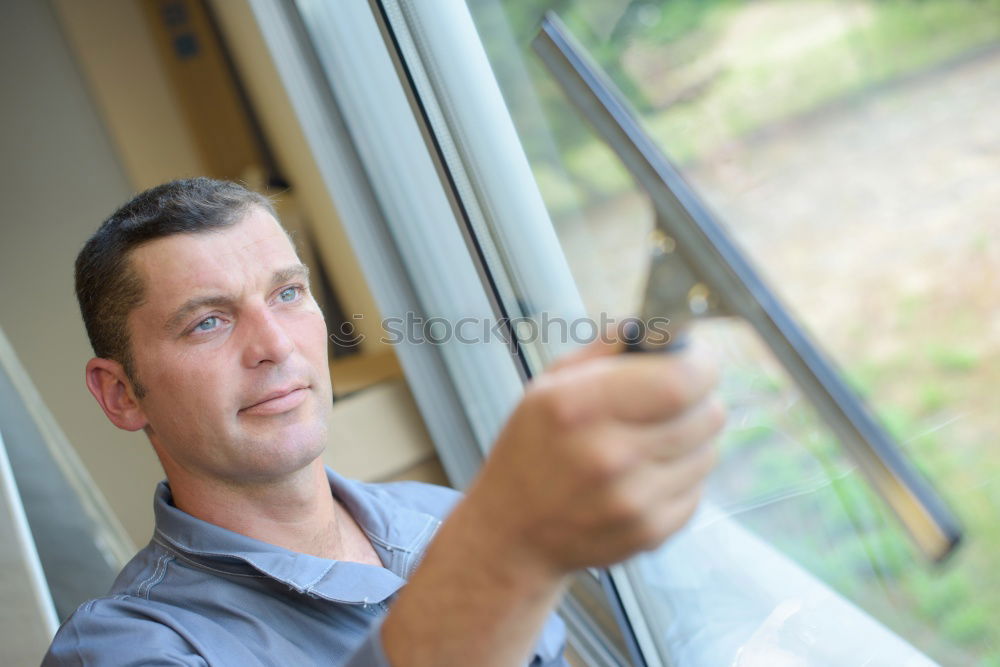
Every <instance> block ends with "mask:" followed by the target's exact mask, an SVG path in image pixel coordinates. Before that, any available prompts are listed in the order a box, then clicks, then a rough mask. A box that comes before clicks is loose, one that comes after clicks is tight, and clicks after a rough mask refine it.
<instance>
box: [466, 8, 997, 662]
mask: <svg viewBox="0 0 1000 667" xmlns="http://www.w3.org/2000/svg"><path fill="white" fill-rule="evenodd" d="M470 4H471V5H472V6H473V10H474V14H477V21H480V15H483V14H485V13H487V12H486V10H485V8H486V7H487V6H489V7H493V6H494V5H495V3H494V2H492V0H472V2H471V3H470ZM502 4H503V10H504V17H505V20H506V21H507V23H508V25H509V27H510V29H511V30H512V32H513V36H514V38H515V41H516V42H517V45H518V47H519V51H518V53H517V54H515V56H516V57H515V58H514V59H511V53H510V52H509V51H507V50H505V45H504V44H503V43H502V40H501V39H499V37H497V33H495V32H494V31H491V30H484V26H483V25H480V30H481V32H482V33H483V37H484V40H485V42H486V45H487V49H488V50H489V51H490V52H491V58H492V60H493V63H494V66H495V68H496V69H497V71H498V77H499V78H500V80H501V83H502V84H503V83H504V82H505V81H507V80H508V79H509V80H511V81H513V80H516V78H517V77H516V76H514V75H513V74H511V73H512V72H514V70H517V68H518V67H522V66H526V67H527V68H528V71H529V72H530V75H531V79H532V82H533V91H532V94H531V95H527V94H522V92H523V91H519V90H517V89H516V88H515V87H508V88H505V90H504V93H505V96H506V97H507V102H508V104H509V105H510V106H511V107H512V109H513V111H514V117H515V122H516V123H517V124H518V130H519V133H520V134H521V137H522V140H523V141H524V142H525V147H526V150H527V152H528V153H529V157H530V158H531V162H532V168H533V169H534V171H535V174H536V177H537V179H538V182H539V184H540V187H541V189H542V192H543V196H544V197H545V199H546V203H547V205H548V207H549V209H550V212H552V213H553V214H554V216H555V217H556V218H557V223H558V222H559V220H558V218H559V217H560V216H561V215H562V214H565V215H566V216H567V219H568V220H569V219H572V214H573V213H574V212H577V211H579V210H580V209H581V208H587V207H591V206H594V205H595V204H597V203H601V202H605V201H613V200H615V199H616V198H618V197H620V196H621V195H622V194H623V193H626V192H628V191H629V190H631V189H633V188H634V186H633V184H632V183H631V180H630V178H629V176H628V175H627V174H626V172H625V171H624V170H623V169H622V168H621V167H620V165H619V164H618V163H617V161H616V160H615V159H614V157H613V156H612V154H611V153H610V152H609V151H608V149H607V148H606V147H605V146H604V145H603V144H602V143H601V142H600V141H598V140H596V139H595V138H594V136H593V134H592V132H591V131H590V129H589V128H588V127H587V126H586V125H585V124H584V123H583V122H581V121H580V120H579V118H578V116H577V115H576V112H575V111H574V110H573V109H572V108H571V107H570V106H568V105H567V104H566V102H565V100H564V99H563V98H562V95H561V93H560V91H559V90H558V89H557V87H556V86H555V85H554V84H553V83H552V82H551V81H550V80H549V79H548V76H547V74H546V73H545V72H544V71H543V70H542V69H541V68H540V67H539V66H538V64H537V62H536V61H535V59H534V56H533V55H531V52H530V47H529V42H530V39H531V37H533V35H534V31H535V30H536V28H537V25H538V21H539V19H540V17H541V15H542V13H543V11H544V10H546V9H554V10H555V11H556V12H557V13H559V15H560V16H561V17H562V18H563V20H564V21H565V22H566V23H567V25H568V27H569V28H570V29H571V31H572V32H573V33H574V34H575V35H576V36H577V38H578V39H579V40H580V41H581V42H582V43H583V44H584V45H585V46H586V47H587V48H588V49H589V50H590V52H591V54H592V55H593V56H594V57H595V58H596V60H597V61H598V62H599V63H600V64H601V65H602V67H604V68H605V70H606V71H607V72H608V73H609V75H610V76H611V77H612V79H613V80H614V81H615V83H616V84H617V85H618V86H619V87H620V88H621V89H622V91H623V92H625V93H626V94H627V96H628V98H629V100H630V101H631V103H632V104H633V105H634V106H635V107H636V109H637V111H638V112H639V114H640V116H641V117H642V119H643V121H644V123H645V124H646V127H647V129H648V130H649V131H650V133H651V134H652V135H653V136H654V138H655V139H657V140H658V142H659V143H660V145H661V146H662V147H663V148H664V149H665V150H666V151H667V152H668V154H669V155H670V156H671V158H672V159H674V160H675V161H676V162H678V163H680V164H682V165H697V164H699V163H701V162H706V161H711V160H712V159H713V157H715V156H717V155H718V153H719V152H724V151H725V150H726V147H727V146H728V145H730V144H732V143H734V142H747V141H752V140H753V138H754V136H755V135H758V134H762V133H771V132H775V131H778V130H780V129H781V128H782V127H783V126H785V125H787V124H790V123H797V122H808V120H809V119H810V118H811V117H813V116H816V115H822V114H825V113H834V112H836V111H837V110H838V109H843V108H845V107H850V105H851V104H852V103H853V102H854V101H855V100H857V99H860V98H861V97H862V96H864V95H865V94H867V93H868V92H870V91H873V90H876V89H878V88H879V87H882V86H893V85H896V83H897V82H900V81H905V80H906V79H908V78H911V77H921V76H931V75H932V73H933V71H934V70H935V68H942V67H947V66H949V64H950V63H953V62H956V61H960V60H961V59H963V58H967V57H970V55H971V54H975V53H976V52H978V51H982V50H984V49H989V48H995V47H996V45H997V44H998V43H1000V0H855V1H853V2H832V1H830V0H812V1H805V2H798V1H794V0H760V1H758V2H740V1H737V0H666V1H664V2H662V3H654V2H646V1H638V0H632V1H631V2H580V1H570V0H509V1H504V2H503V3H502ZM477 5H478V6H479V9H477ZM809 12H813V14H814V15H815V17H816V21H815V22H811V21H810V15H809ZM831 15H835V19H836V20H833V21H832V22H831V21H828V18H829V16H831ZM795 17H797V18H795ZM793 18H795V20H794V21H793ZM820 19H823V20H824V21H827V23H824V24H823V25H824V26H826V27H822V28H821V27H815V26H819V25H820ZM793 23H794V25H795V26H798V27H797V28H795V30H801V29H802V26H807V27H809V29H810V30H811V29H813V28H812V27H815V34H814V35H813V36H812V37H811V38H810V39H804V40H795V39H790V38H789V32H790V31H791V28H789V26H790V25H792V24H793ZM810 26H812V27H810ZM793 36H794V35H793ZM515 60H516V61H517V62H514V61H515ZM525 63H527V65H525ZM508 74H511V76H509V77H508ZM533 95H534V97H533ZM536 103H537V104H540V105H541V107H542V108H543V109H544V110H545V114H544V117H545V118H548V119H550V120H549V121H548V122H546V121H544V120H543V119H542V116H541V115H539V114H537V113H532V111H533V110H537V108H534V109H533V107H532V105H533V104H536ZM551 119H558V122H554V121H552V120H551ZM988 244H989V239H987V238H983V239H981V246H982V247H983V248H984V249H985V248H986V247H987V246H988ZM928 305H930V304H928V303H925V302H923V301H921V300H920V299H919V298H916V297H906V298H905V299H903V300H902V301H901V302H900V303H899V307H898V313H897V321H898V323H899V325H900V326H901V327H904V328H905V329H907V330H914V331H917V330H919V329H920V327H927V326H929V325H931V324H933V323H934V320H935V318H936V319H938V320H940V319H941V317H942V315H941V314H940V313H933V314H929V313H928V312H927V306H928ZM953 315H954V314H953ZM975 321H976V320H975V318H967V319H965V320H963V319H962V317H961V313H959V314H957V315H955V316H954V317H952V318H951V320H950V321H949V326H951V327H952V330H953V331H952V332H951V333H954V334H955V336H953V338H955V339H960V336H959V334H961V335H965V334H968V337H971V338H974V337H975V335H976V332H974V331H969V332H967V331H965V330H964V328H966V327H969V328H971V327H972V326H974V325H968V324H963V322H975ZM862 359H863V358H862ZM989 364H990V359H988V358H984V357H983V355H982V353H981V352H980V351H979V350H978V349H977V348H976V347H974V346H971V345H963V344H957V343H954V342H952V343H949V344H942V343H939V342H932V343H923V342H920V337H919V336H915V337H914V339H913V340H912V341H908V342H907V344H906V345H905V346H904V349H903V351H902V352H900V353H899V354H898V355H897V356H896V357H895V358H893V359H891V360H888V361H879V362H875V361H864V360H861V361H858V362H857V363H855V364H852V365H851V366H850V367H849V368H847V369H846V376H847V378H848V380H849V382H850V383H851V385H852V386H853V387H854V389H855V390H856V391H857V392H858V393H859V394H860V395H861V396H863V397H865V398H866V399H868V400H870V401H871V402H873V403H874V404H875V405H876V406H877V407H878V413H879V417H880V419H881V420H882V422H883V423H884V425H885V426H886V427H887V429H888V430H889V431H890V432H891V433H892V434H893V435H894V436H895V437H896V438H897V439H898V440H899V441H900V442H902V443H905V446H906V448H907V451H908V453H909V455H910V456H911V458H912V459H913V460H914V461H915V463H916V464H917V466H918V468H919V469H920V470H921V471H922V472H923V473H924V474H925V475H927V476H928V477H930V478H932V479H934V480H935V482H936V486H937V487H938V488H939V489H941V490H944V491H946V498H947V500H948V501H949V502H950V504H951V506H952V507H953V509H954V510H955V512H956V513H957V514H958V515H959V516H960V517H961V518H962V520H963V522H964V524H965V529H966V532H967V535H968V536H969V544H967V545H965V546H964V547H963V548H962V549H961V550H960V551H959V552H958V553H957V554H956V556H955V557H954V558H953V559H952V560H951V561H950V562H948V563H946V564H944V565H942V566H940V567H937V568H931V567H929V566H927V565H926V564H925V563H923V562H922V561H921V559H920V557H919V556H918V555H917V554H916V553H915V551H914V549H913V547H912V545H911V543H910V541H909V539H908V538H907V536H906V535H905V534H904V533H903V531H902V529H901V528H900V527H899V524H898V522H896V520H895V519H894V517H892V516H891V515H890V514H889V513H888V511H887V510H886V509H885V505H884V503H883V501H882V500H881V499H879V498H877V497H875V495H874V494H873V492H872V491H871V487H870V486H869V485H868V483H867V482H866V481H865V480H863V479H861V478H860V477H859V473H858V472H857V471H856V469H855V468H854V467H853V466H852V465H851V463H850V461H849V460H848V459H847V458H846V457H845V456H844V454H843V452H842V450H841V448H840V446H839V445H838V444H837V443H836V442H835V441H834V440H833V439H832V436H831V435H830V434H829V431H828V430H826V428H825V427H824V426H822V425H821V424H820V423H818V421H817V420H816V418H815V417H814V416H813V415H812V414H811V413H810V412H809V411H808V410H805V409H794V410H789V400H788V397H789V393H788V392H789V390H788V388H787V384H786V383H785V381H784V380H783V379H781V378H778V377H774V376H772V375H769V374H767V373H763V372H762V371H761V370H760V368H759V367H752V368H745V369H743V370H740V369H739V368H736V369H735V370H734V371H733V372H731V373H730V374H729V376H730V377H729V381H730V382H733V383H735V385H736V386H737V387H739V388H740V391H739V392H737V393H741V394H743V395H747V390H748V389H750V390H752V391H750V392H749V395H748V398H747V400H746V403H745V405H743V406H737V411H738V412H740V422H739V427H737V428H731V429H730V430H729V431H728V433H727V435H726V437H725V438H724V441H723V443H722V447H723V450H724V457H723V458H724V461H725V462H726V464H725V467H726V468H728V470H729V471H730V473H731V474H730V475H729V476H728V477H726V478H725V479H726V483H727V484H728V493H729V494H731V496H732V497H733V498H736V499H744V500H746V501H747V503H748V504H749V505H755V504H758V503H759V504H760V505H761V509H760V510H759V511H757V510H755V511H748V512H746V513H742V514H741V515H740V518H741V520H742V521H744V522H745V523H746V524H747V525H748V526H750V527H751V528H752V529H754V530H756V531H757V532H758V533H759V534H761V535H763V536H764V537H766V538H767V539H768V540H769V541H770V542H772V543H773V544H775V545H776V546H777V547H778V548H780V549H781V550H782V551H783V552H785V553H787V554H789V555H790V556H792V557H793V558H795V559H796V560H797V561H798V562H800V563H802V564H803V565H805V566H806V567H807V568H808V569H809V570H810V571H812V572H813V573H815V574H816V575H817V576H818V577H820V578H821V579H823V580H824V581H826V582H827V583H829V584H830V585H831V586H832V587H833V588H835V589H836V590H838V591H839V592H841V593H842V594H844V595H845V596H847V597H848V598H850V599H852V600H854V601H856V602H857V603H858V604H860V605H861V606H862V607H864V608H866V609H868V610H869V611H871V612H872V613H873V614H874V615H876V616H877V617H878V618H880V619H881V620H882V621H883V622H885V623H886V624H887V625H889V626H890V627H892V628H893V629H894V630H896V631H897V632H899V633H900V634H901V635H903V636H904V637H906V638H907V639H908V640H909V641H911V642H913V643H914V644H916V645H917V646H919V647H920V648H921V649H922V650H924V651H926V652H927V653H928V654H929V655H931V656H932V657H934V658H935V659H937V660H940V661H941V662H942V663H943V664H961V665H966V664H977V665H997V666H998V667H1000V627H998V625H1000V624H998V623H997V620H998V619H1000V575H998V574H997V572H998V570H997V567H996V562H995V560H996V558H997V557H998V556H1000V528H998V527H997V517H998V516H1000V484H998V483H995V482H994V481H993V480H998V479H1000V460H998V457H997V456H996V455H995V454H994V453H993V452H992V451H990V450H989V449H988V448H985V449H984V448H983V446H982V445H977V444H976V443H977V442H979V440H980V439H981V438H984V437H990V436H992V438H993V439H995V437H996V434H995V433H993V434H984V433H968V434H965V435H963V436H962V437H963V438H964V441H963V442H961V443H959V442H955V441H953V440H950V439H945V438H944V437H943V436H942V433H944V432H945V431H942V430H941V429H940V428H939V425H940V424H941V423H943V422H946V421H947V420H948V419H950V418H953V414H954V413H955V411H956V410H961V409H962V407H963V406H965V405H968V404H970V403H973V402H975V401H977V400H979V399H980V398H981V396H982V393H983V391H991V389H990V387H992V391H995V388H996V387H997V386H1000V374H998V373H997V372H996V371H994V372H992V373H991V372H987V371H986V370H984V369H986V368H988V367H989ZM915 379H916V381H914V380H915ZM970 443H972V444H971V445H970ZM983 444H986V443H985V442H984V443H983ZM734 471H735V472H734Z"/></svg>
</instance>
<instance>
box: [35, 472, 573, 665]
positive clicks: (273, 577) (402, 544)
mask: <svg viewBox="0 0 1000 667" xmlns="http://www.w3.org/2000/svg"><path fill="white" fill-rule="evenodd" d="M327 477H328V478H329V481H330V488H331V490H332V491H333V494H334V495H335V496H336V497H337V498H338V499H339V500H340V501H341V502H342V503H343V504H344V505H345V506H346V507H347V509H348V511H349V512H350V513H351V515H352V516H353V517H354V518H355V520H356V521H357V522H358V524H359V525H360V526H361V528H362V529H363V530H364V531H365V533H366V534H367V535H368V537H369V539H370V540H371V543H372V546H373V547H374V548H375V551H376V553H378V556H379V558H380V559H381V560H382V563H383V564H384V566H383V567H376V566H373V565H364V564H361V563H350V562H341V561H332V560H327V559H324V558H317V557H315V556H308V555H305V554H300V553H296V552H293V551H289V550H287V549H283V548H281V547H276V546H274V545H271V544H267V543H266V542H261V541H258V540H255V539H252V538H249V537H246V536H244V535H240V534H239V533H234V532H232V531H229V530H226V529H225V528H220V527H219V526H216V525H214V524H210V523H207V522H205V521H201V520H200V519H196V518H194V517H193V516H191V515H189V514H186V513H184V512H182V511H181V510H179V509H177V508H176V507H174V506H173V503H172V502H171V495H170V488H169V487H168V486H167V484H166V483H165V482H161V483H160V484H159V486H158V487H157V489H156V495H155V499H154V510H155V515H156V529H155V531H154V533H153V539H152V541H151V542H150V543H149V545H147V546H146V547H145V548H144V549H142V550H141V551H140V552H139V553H138V554H137V555H136V556H135V558H133V559H132V560H131V561H130V562H129V563H128V565H126V566H125V569H123V570H122V572H121V574H120V575H118V578H117V579H116V580H115V583H114V585H113V586H112V588H111V591H110V593H109V594H108V596H107V597H104V598H100V599H97V600H91V601H90V602H87V603H85V604H83V605H81V606H80V608H79V609H77V610H76V612H74V613H73V615H72V616H70V617H69V619H67V620H66V622H65V623H64V624H63V626H62V627H61V628H60V629H59V632H58V633H57V634H56V637H55V639H54V640H53V642H52V646H51V648H50V649H49V652H48V654H47V655H46V656H45V659H44V661H43V663H42V664H43V667H44V666H46V665H239V666H240V667H244V666H245V667H255V666H263V665H281V666H282V667H288V666H295V667H298V666H300V665H301V666H305V665H321V664H322V665H349V666H351V667H360V666H362V665H364V666H366V667H367V666H373V667H378V666H381V665H388V662H387V661H386V659H385V656H384V655H383V653H382V648H381V642H380V640H379V627H380V624H381V619H382V618H383V617H384V616H385V614H386V611H387V609H388V607H389V605H390V604H391V603H392V600H393V598H394V596H395V594H396V592H397V591H398V590H399V589H400V587H402V586H403V584H404V583H406V580H407V578H408V577H409V576H410V575H411V574H412V572H413V570H414V568H416V566H417V563H418V562H419V560H420V557H421V556H422V554H423V552H424V549H426V547H427V544H428V543H429V542H430V540H431V538H432V537H433V536H434V533H435V531H436V530H437V527H438V526H439V525H440V524H441V518H442V517H444V516H445V515H446V514H447V513H448V511H449V510H450V509H451V507H452V506H453V505H454V504H455V502H456V501H457V500H458V498H459V497H460V496H459V494H458V493H457V492H456V491H453V490H452V489H446V488H443V487H438V486H431V485H428V484H421V483H419V482H393V483H389V484H364V483H361V482H357V481H353V480H348V479H345V478H343V477H341V476H339V475H337V474H336V473H334V472H333V471H331V470H330V469H327ZM469 565H470V567H475V564H474V563H470V564H469ZM470 594H474V593H470ZM564 641H565V631H564V627H563V625H562V622H561V621H560V620H559V619H558V618H557V617H556V616H555V615H553V616H552V617H550V618H549V620H548V622H547V623H546V625H545V627H544V629H543V631H542V633H541V636H540V638H539V641H538V643H537V645H536V647H535V651H536V653H535V656H534V658H533V660H532V662H531V664H532V665H536V666H543V665H544V666H546V667H548V666H550V665H565V664H566V663H565V662H564V659H563V657H562V649H563V645H564Z"/></svg>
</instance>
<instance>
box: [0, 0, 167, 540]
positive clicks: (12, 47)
mask: <svg viewBox="0 0 1000 667" xmlns="http://www.w3.org/2000/svg"><path fill="white" fill-rule="evenodd" d="M4 10H5V13H4V20H3V21H2V22H0V90H3V91H4V105H3V109H2V111H0V327H3V329H4V331H5V332H6V334H7V336H8V337H9V339H10V341H11V343H12V344H13V346H14V349H15V351H16V352H17V354H18V356H19V357H20V359H21V362H22V363H23V364H24V366H25V367H26V369H27V370H28V373H29V374H30V375H31V377H32V379H33V380H34V382H35V384H36V386H37V387H38V389H39V391H40V392H41V394H42V397H43V398H44V399H45V401H46V403H47V404H48V406H49V408H50V409H51V410H52V412H53V413H54V414H55V416H56V419H57V420H58V421H59V424H60V426H61V427H62V428H63V430H64V431H65V432H66V433H67V435H68V436H69V438H70V440H71V441H72V442H73V443H74V445H75V446H76V447H77V449H78V451H79V453H80V455H81V458H82V459H83V461H84V464H85V465H86V467H87V469H88V470H89V471H90V473H91V475H92V476H93V477H94V479H95V481H96V482H97V484H98V485H99V486H100V487H101V488H102V490H103V491H104V494H105V495H106V496H107V498H108V501H109V502H110V503H111V504H112V506H114V507H116V508H117V509H118V512H119V518H120V520H121V521H122V523H123V524H124V525H125V527H126V529H127V530H128V532H129V534H130V535H131V537H132V539H133V540H135V541H136V542H137V543H145V541H147V540H148V539H149V535H150V532H151V525H152V511H151V492H152V486H153V484H154V482H155V480H157V479H159V478H160V476H161V473H160V471H159V468H158V464H157V463H156V459H155V458H154V457H153V455H152V452H151V451H150V448H149V445H148V444H147V442H146V439H145V437H144V436H142V435H141V434H129V433H125V432H122V431H118V430H117V429H115V428H114V427H113V426H111V425H110V424H109V423H108V422H107V420H106V419H105V418H104V415H103V414H102V413H101V411H100V409H99V408H98V407H97V404H96V403H95V402H94V400H93V398H91V396H90V394H89V393H88V392H87V390H86V388H85V387H84V383H83V367H84V363H85V362H86V360H87V359H88V358H89V356H90V354H91V351H90V347H89V344H88V343H87V339H86V334H85V333H84V330H83V324H82V322H81V321H80V318H79V314H78V310H77V305H76V300H75V298H74V295H73V278H72V276H73V272H72V265H73V260H74V258H75V256H76V253H77V251H78V250H79V248H80V247H81V246H82V244H83V242H84V241H85V240H86V238H87V237H88V235H89V234H90V233H91V232H93V231H94V230H95V229H96V228H97V225H98V224H99V223H100V221H101V220H102V219H103V218H104V217H106V216H107V215H108V214H109V213H110V212H111V211H112V210H113V209H114V208H115V207H116V206H117V205H119V204H120V203H122V202H123V201H125V199H127V198H128V196H129V195H130V193H131V187H130V184H129V182H128V179H127V178H126V176H125V173H124V170H123V169H122V166H121V165H120V163H119V161H118V158H117V157H116V155H115V151H114V149H113V147H112V144H111V141H110V140H109V138H108V136H107V135H106V133H105V130H104V127H103V125H102V123H101V120H100V119H99V117H98V112H97V110H96V109H95V107H94V104H93V103H92V101H91V99H90V98H89V97H88V93H87V90H86V88H85V85H84V81H83V79H82V77H81V74H80V72H79V71H78V69H77V67H76V65H75V63H74V60H73V57H72V55H71V54H70V52H69V50H68V48H67V46H66V44H65V42H64V38H63V35H62V33H61V31H60V27H59V24H58V22H57V20H56V17H55V15H54V13H53V11H52V9H51V7H50V6H49V4H48V3H47V2H39V1H38V0H6V1H5V3H4ZM137 499H142V501H141V502H137Z"/></svg>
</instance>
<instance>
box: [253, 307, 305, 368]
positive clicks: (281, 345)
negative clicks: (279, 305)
mask: <svg viewBox="0 0 1000 667" xmlns="http://www.w3.org/2000/svg"><path fill="white" fill-rule="evenodd" d="M243 324H244V332H243V335H244V337H245V344H244V348H243V363H244V365H245V366H246V367H247V368H256V367H257V366H260V365H261V364H264V363H273V364H281V363H282V362H283V361H285V359H287V358H288V356H289V355H290V354H291V353H292V351H293V350H294V349H295V342H294V341H293V340H292V338H291V336H289V335H288V331H286V330H285V325H284V324H283V323H282V322H281V321H280V320H279V318H277V317H276V316H275V314H274V313H272V312H271V311H270V309H268V308H267V307H266V306H264V307H262V308H259V309H254V310H253V311H252V312H249V313H245V314H244V317H243Z"/></svg>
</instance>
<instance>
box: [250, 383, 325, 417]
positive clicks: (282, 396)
mask: <svg viewBox="0 0 1000 667" xmlns="http://www.w3.org/2000/svg"><path fill="white" fill-rule="evenodd" d="M308 391H309V386H308V385H294V386H290V387H286V388H284V389H278V390H276V391H272V392H271V393H269V394H265V395H264V396H263V397H261V398H259V399H257V400H256V401H255V402H254V403H252V404H250V405H248V406H247V407H245V408H242V409H240V411H239V413H240V414H241V415H258V416H260V415H277V414H282V413H284V412H289V411H291V410H294V409H295V408H297V407H298V406H299V405H301V404H302V402H303V401H304V400H306V393H307V392H308Z"/></svg>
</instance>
